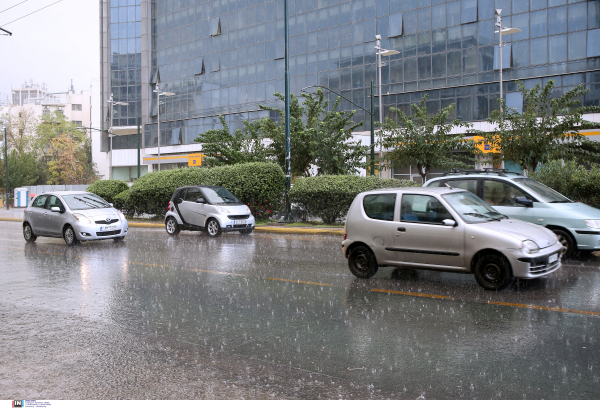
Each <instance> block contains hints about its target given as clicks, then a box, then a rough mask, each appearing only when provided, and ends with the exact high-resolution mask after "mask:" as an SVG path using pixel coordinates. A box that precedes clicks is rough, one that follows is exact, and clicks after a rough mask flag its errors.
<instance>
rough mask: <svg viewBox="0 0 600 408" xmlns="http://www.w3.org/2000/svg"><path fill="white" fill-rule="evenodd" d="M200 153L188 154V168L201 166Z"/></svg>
mask: <svg viewBox="0 0 600 408" xmlns="http://www.w3.org/2000/svg"><path fill="white" fill-rule="evenodd" d="M202 156H204V155H203V154H202V153H190V154H188V166H190V167H194V166H202Z"/></svg>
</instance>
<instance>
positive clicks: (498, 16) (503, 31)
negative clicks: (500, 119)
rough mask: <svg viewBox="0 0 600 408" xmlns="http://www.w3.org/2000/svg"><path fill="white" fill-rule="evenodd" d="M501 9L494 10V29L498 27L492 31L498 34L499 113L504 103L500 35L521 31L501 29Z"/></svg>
mask: <svg viewBox="0 0 600 408" xmlns="http://www.w3.org/2000/svg"><path fill="white" fill-rule="evenodd" d="M501 14H502V9H496V27H498V31H494V33H498V35H499V37H500V38H499V41H498V57H499V60H500V63H499V67H498V68H499V69H500V100H501V103H500V112H502V110H503V109H502V102H503V101H504V99H503V96H502V69H503V68H504V64H503V63H502V48H503V47H504V46H505V45H506V43H505V42H502V34H504V35H509V34H516V33H520V32H521V30H520V29H518V28H509V27H502V16H501Z"/></svg>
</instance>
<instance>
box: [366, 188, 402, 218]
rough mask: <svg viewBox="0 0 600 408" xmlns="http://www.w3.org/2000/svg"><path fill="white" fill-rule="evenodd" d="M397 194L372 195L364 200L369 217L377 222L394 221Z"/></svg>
mask: <svg viewBox="0 0 600 408" xmlns="http://www.w3.org/2000/svg"><path fill="white" fill-rule="evenodd" d="M395 206H396V194H371V195H367V196H365V198H364V199H363V208H364V209H365V213H366V214H367V217H369V218H373V219H376V220H384V221H393V220H394V207H395Z"/></svg>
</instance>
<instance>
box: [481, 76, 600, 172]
mask: <svg viewBox="0 0 600 408" xmlns="http://www.w3.org/2000/svg"><path fill="white" fill-rule="evenodd" d="M517 86H518V88H519V91H521V93H522V94H523V113H519V112H518V111H517V110H515V109H512V108H509V107H507V106H506V102H505V101H501V104H502V108H503V109H502V112H501V111H494V112H492V114H491V116H490V119H489V122H490V123H491V124H492V125H495V126H496V130H495V131H493V132H490V133H488V134H487V135H485V140H486V143H487V144H489V145H491V147H492V148H494V149H496V150H500V151H501V152H502V154H501V157H500V158H499V159H500V160H504V161H512V162H514V163H517V164H518V165H519V166H521V168H523V169H524V170H527V171H535V170H536V168H537V166H538V164H540V163H542V164H543V163H547V162H549V161H550V160H553V159H565V158H573V157H577V158H586V157H587V158H594V157H596V158H597V157H600V154H598V153H596V152H594V146H595V145H598V144H597V143H594V142H591V141H589V140H587V138H585V136H583V135H582V134H581V133H579V131H578V130H577V129H581V128H582V127H584V128H585V127H597V126H598V124H596V123H593V122H589V121H586V120H583V114H584V113H587V112H593V111H598V107H582V106H577V105H578V104H579V103H580V101H579V96H581V95H584V94H585V93H586V92H587V91H588V89H586V88H585V87H584V85H583V84H579V85H577V86H576V87H575V88H573V89H571V90H570V91H567V92H565V93H564V94H563V95H561V96H560V97H556V98H555V97H553V96H552V90H553V89H554V80H550V81H548V83H547V84H546V85H545V86H544V87H543V88H541V87H540V84H536V86H535V87H533V88H532V89H530V90H527V89H525V86H524V85H523V83H522V82H521V81H517ZM496 160H498V159H496Z"/></svg>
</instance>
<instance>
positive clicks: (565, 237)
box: [552, 229, 575, 259]
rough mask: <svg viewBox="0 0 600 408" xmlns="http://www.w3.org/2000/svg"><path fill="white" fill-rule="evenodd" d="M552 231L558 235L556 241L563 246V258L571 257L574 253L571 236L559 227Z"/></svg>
mask: <svg viewBox="0 0 600 408" xmlns="http://www.w3.org/2000/svg"><path fill="white" fill-rule="evenodd" d="M552 232H554V233H555V234H556V236H557V237H558V242H560V243H561V244H562V246H563V247H565V253H564V254H563V256H562V257H563V259H568V258H571V257H572V256H573V254H574V253H575V243H574V242H573V238H571V236H570V235H569V234H568V233H567V232H565V231H563V230H560V229H553V230H552Z"/></svg>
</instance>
